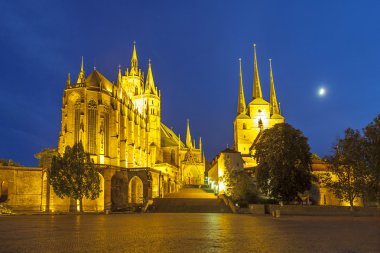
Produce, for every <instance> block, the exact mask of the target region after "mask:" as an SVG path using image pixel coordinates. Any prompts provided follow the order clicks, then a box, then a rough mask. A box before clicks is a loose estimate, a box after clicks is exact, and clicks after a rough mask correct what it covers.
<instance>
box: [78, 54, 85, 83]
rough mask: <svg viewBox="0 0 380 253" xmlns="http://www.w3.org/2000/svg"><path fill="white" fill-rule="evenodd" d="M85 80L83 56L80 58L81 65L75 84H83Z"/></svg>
mask: <svg viewBox="0 0 380 253" xmlns="http://www.w3.org/2000/svg"><path fill="white" fill-rule="evenodd" d="M85 79H86V77H85V75H84V63H83V56H82V64H81V66H80V71H79V74H78V80H77V83H84V80H85Z"/></svg>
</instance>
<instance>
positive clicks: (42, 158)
mask: <svg viewBox="0 0 380 253" xmlns="http://www.w3.org/2000/svg"><path fill="white" fill-rule="evenodd" d="M57 155H58V152H57V149H56V148H45V149H43V150H42V151H41V152H39V153H37V154H35V155H34V157H35V158H37V159H38V166H39V167H41V168H45V169H46V168H50V166H51V164H52V162H53V157H54V156H57Z"/></svg>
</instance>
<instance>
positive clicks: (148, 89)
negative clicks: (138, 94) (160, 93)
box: [145, 59, 157, 95]
mask: <svg viewBox="0 0 380 253" xmlns="http://www.w3.org/2000/svg"><path fill="white" fill-rule="evenodd" d="M145 94H154V95H157V88H156V86H155V85H154V79H153V72H152V64H151V63H150V59H149V65H148V74H147V76H146V82H145Z"/></svg>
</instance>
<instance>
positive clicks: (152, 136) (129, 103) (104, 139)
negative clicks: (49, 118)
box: [58, 45, 205, 208]
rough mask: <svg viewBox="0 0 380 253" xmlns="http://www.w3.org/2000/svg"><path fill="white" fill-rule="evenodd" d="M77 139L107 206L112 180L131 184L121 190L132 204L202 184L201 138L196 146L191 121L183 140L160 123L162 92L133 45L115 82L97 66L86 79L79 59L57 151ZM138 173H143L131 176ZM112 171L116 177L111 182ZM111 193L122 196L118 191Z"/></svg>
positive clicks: (68, 88) (68, 87)
mask: <svg viewBox="0 0 380 253" xmlns="http://www.w3.org/2000/svg"><path fill="white" fill-rule="evenodd" d="M76 142H82V144H83V146H84V149H85V151H86V152H89V153H90V155H91V158H92V159H93V161H94V163H95V164H97V165H98V166H100V167H101V168H102V171H103V172H102V175H103V176H104V181H105V185H104V188H105V189H104V191H105V193H104V198H105V200H104V201H105V206H106V208H107V206H110V205H111V203H112V204H113V202H112V198H111V196H110V195H112V194H114V193H112V192H110V190H109V189H108V188H111V187H113V186H112V182H114V183H116V182H118V183H120V182H124V181H125V182H126V184H127V185H129V186H128V187H125V193H126V194H127V193H128V203H133V204H136V203H144V202H145V201H146V200H147V199H149V198H154V197H163V196H164V195H165V193H168V192H173V191H177V190H178V189H179V188H180V187H182V186H183V185H184V184H203V183H204V171H205V158H204V153H203V150H202V140H201V138H199V142H198V146H196V142H195V140H193V139H192V137H191V134H190V125H189V121H188V122H187V131H186V141H185V143H184V142H182V141H181V139H180V137H179V135H177V134H175V133H174V132H173V130H172V129H170V128H168V127H167V126H166V125H165V124H163V123H162V121H161V92H160V90H159V89H158V88H157V86H156V84H155V81H154V78H153V71H152V64H151V63H150V61H149V64H148V71H147V75H146V76H144V72H143V71H142V70H141V69H140V68H139V64H138V57H137V51H136V46H135V45H134V47H133V52H132V58H131V65H130V67H129V68H126V70H125V71H124V73H122V70H121V67H119V71H118V75H117V82H116V84H114V83H112V82H111V81H109V80H108V79H107V78H106V77H104V76H103V75H102V74H101V73H100V72H99V71H98V70H96V69H94V70H93V71H92V73H91V74H90V75H88V76H87V77H86V75H85V72H84V64H83V59H82V65H81V69H80V72H79V75H78V78H77V80H76V82H71V78H70V75H69V76H68V79H67V81H66V88H65V90H64V95H63V104H62V121H61V131H60V135H59V143H58V152H59V153H60V154H63V153H64V150H65V147H66V146H73V145H74V143H76ZM111 168H112V169H111ZM136 171H140V172H141V173H140V174H138V175H137V174H136V175H135V177H136V178H133V177H131V175H132V174H133V173H134V172H136ZM120 173H124V174H123V175H121V174H120ZM116 174H117V175H116ZM115 175H116V176H117V177H119V179H120V180H117V179H115V180H114V181H112V180H113V176H115ZM124 176H125V178H124ZM109 181H111V182H109ZM148 181H149V182H148ZM120 187H121V188H123V186H120ZM146 187H149V189H146ZM123 189H124V188H123ZM115 194H116V195H115ZM115 194H114V195H115V196H118V197H117V198H119V199H123V198H122V197H120V196H119V195H120V194H121V193H115ZM118 194H119V195H118ZM115 198H116V197H115ZM107 203H108V204H107ZM115 205H118V204H115Z"/></svg>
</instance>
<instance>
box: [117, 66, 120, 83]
mask: <svg viewBox="0 0 380 253" xmlns="http://www.w3.org/2000/svg"><path fill="white" fill-rule="evenodd" d="M117 85H118V86H119V87H120V86H121V66H120V64H119V72H118V73H117Z"/></svg>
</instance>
